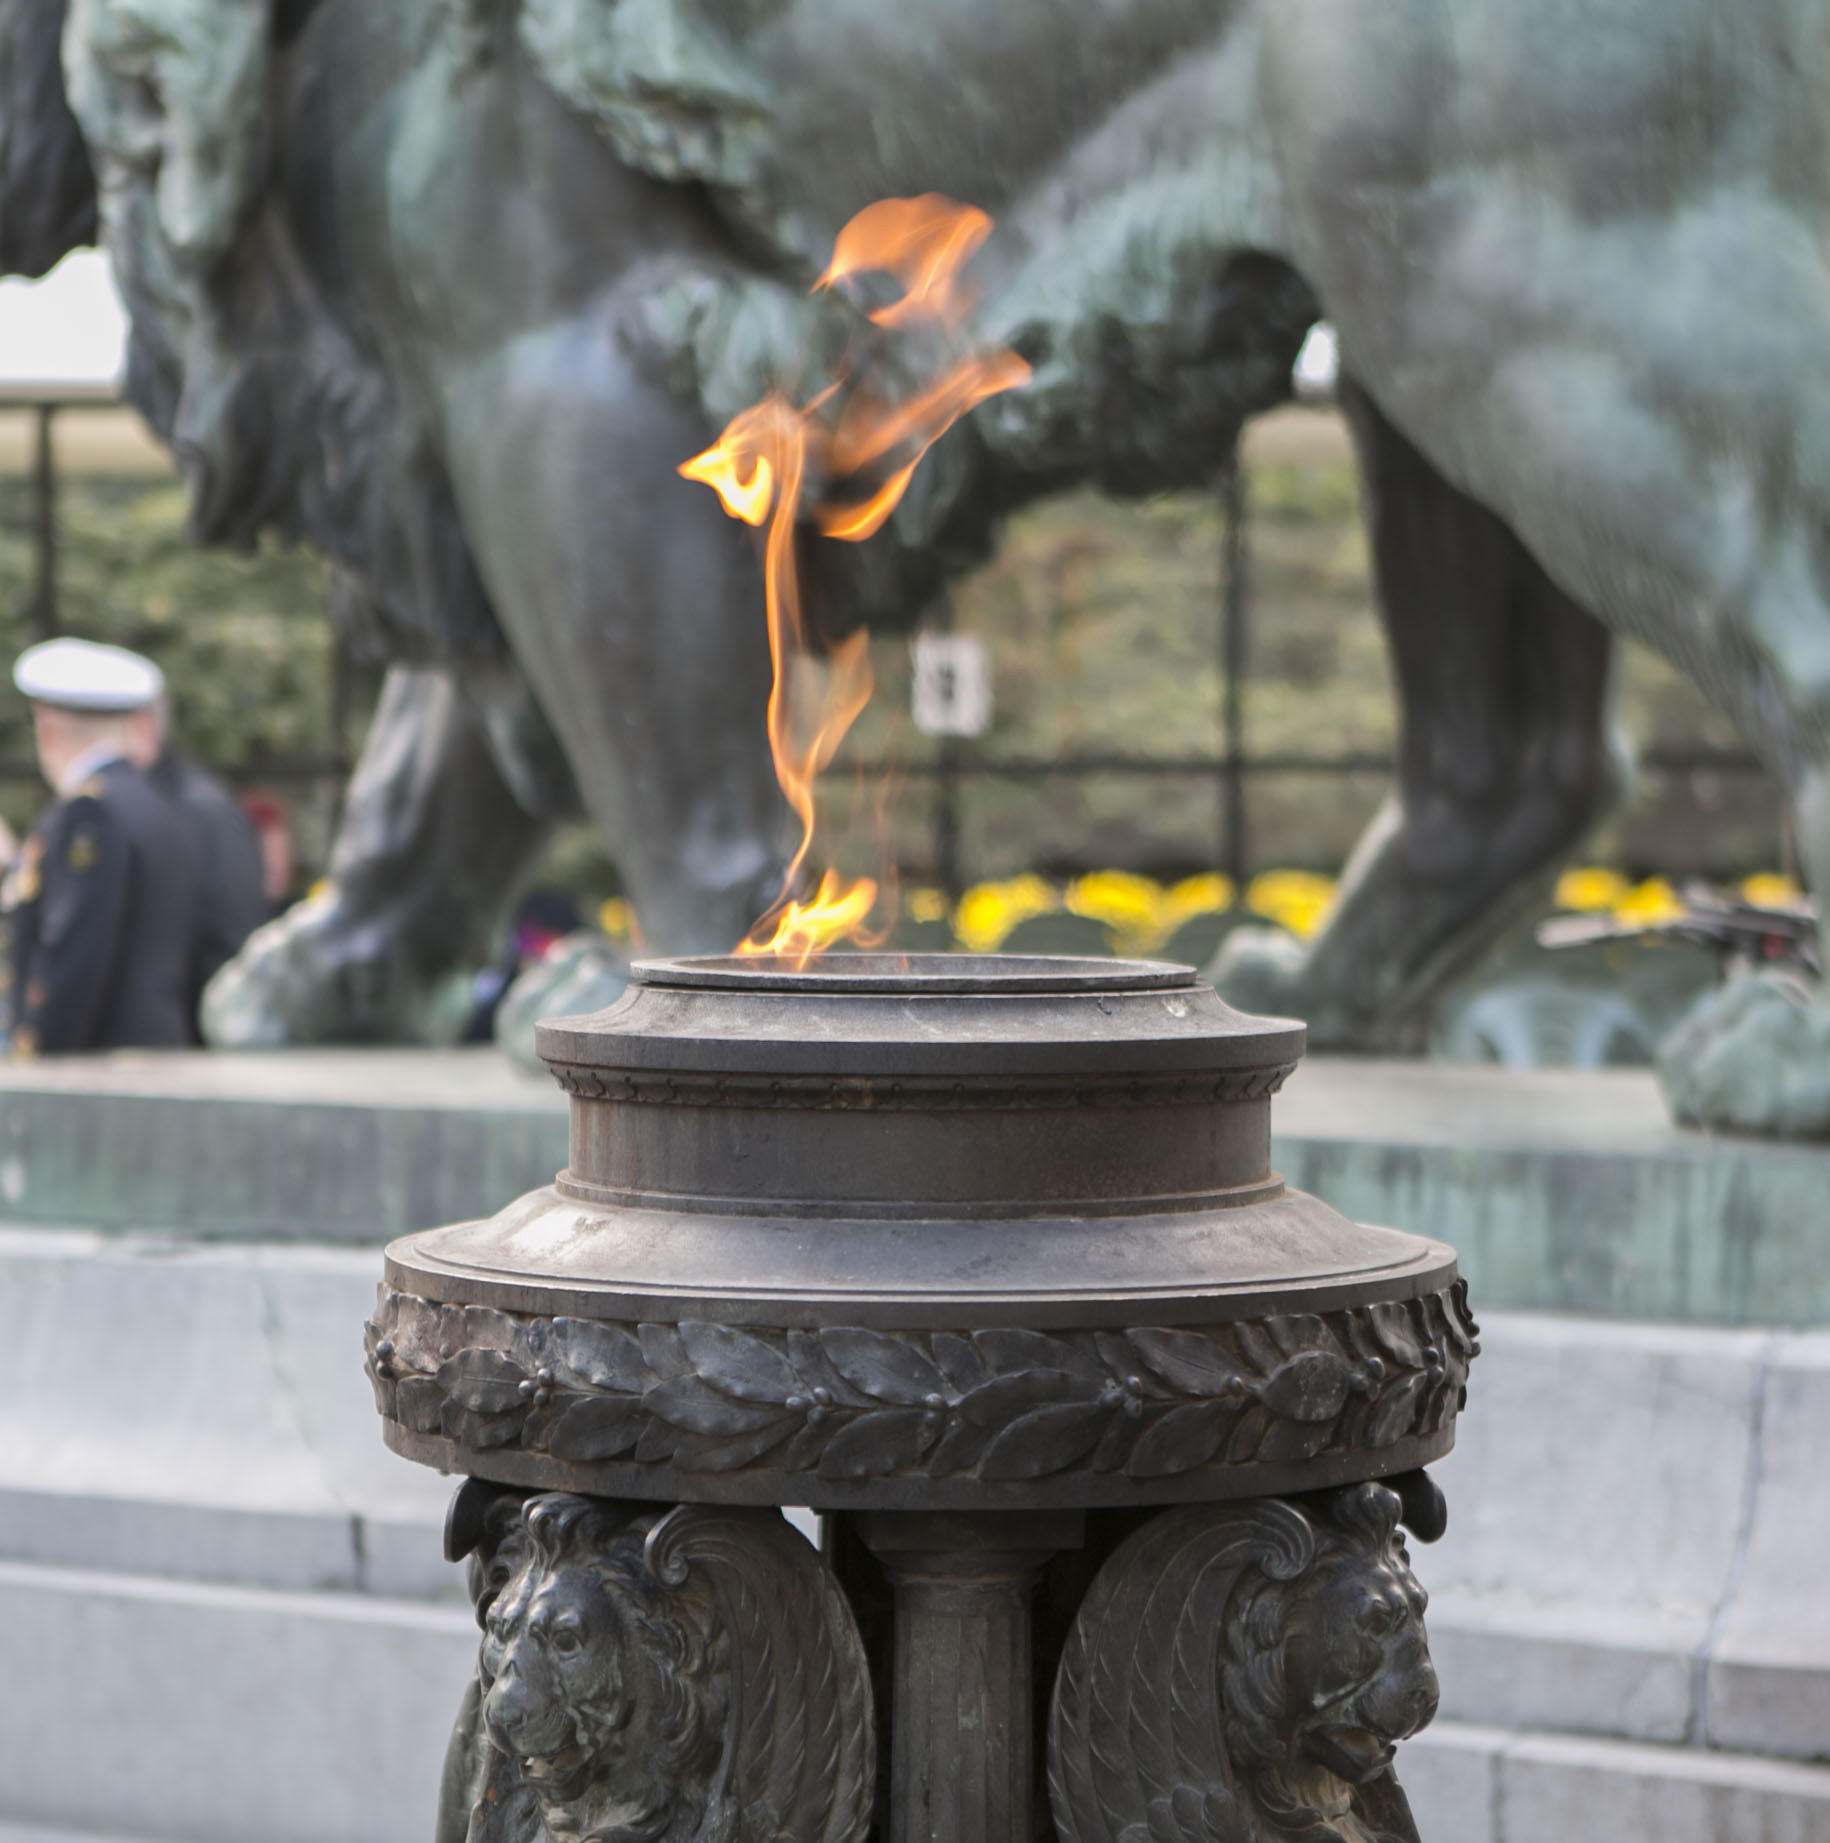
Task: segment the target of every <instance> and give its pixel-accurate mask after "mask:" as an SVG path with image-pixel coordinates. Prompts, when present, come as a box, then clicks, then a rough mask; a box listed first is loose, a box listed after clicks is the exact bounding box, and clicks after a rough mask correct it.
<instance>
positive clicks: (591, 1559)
mask: <svg viewBox="0 0 1830 1843" xmlns="http://www.w3.org/2000/svg"><path fill="white" fill-rule="evenodd" d="M466 1489H471V1490H474V1487H466ZM460 1502H462V1494H460ZM458 1521H459V1519H457V1518H456V1517H455V1515H454V1524H456V1523H457V1522H458ZM466 1542H469V1543H472V1544H473V1545H474V1546H472V1547H470V1548H467V1549H466V1550H465V1552H466V1553H467V1554H469V1555H470V1557H471V1587H472V1592H473V1595H474V1596H475V1597H476V1599H477V1602H478V1609H479V1616H480V1618H481V1621H482V1625H483V1639H482V1645H481V1647H480V1651H479V1655H478V1664H477V1679H476V1686H475V1690H474V1692H473V1697H472V1699H471V1700H470V1701H468V1702H467V1703H466V1710H465V1715H464V1716H461V1717H460V1722H459V1728H458V1732H457V1734H456V1735H455V1736H454V1739H453V1753H454V1755H455V1756H458V1757H457V1759H456V1761H455V1763H454V1764H453V1765H452V1766H450V1767H448V1769H447V1774H446V1787H447V1809H446V1810H445V1812H444V1813H443V1814H442V1816H441V1821H440V1843H456V1840H457V1839H460V1838H462V1839H467V1843H765V1839H766V1840H767V1843H858V1840H859V1839H860V1838H861V1837H862V1835H863V1833H864V1829H865V1825H866V1822H867V1818H868V1810H869V1797H870V1790H871V1779H872V1771H871V1762H872V1759H873V1753H874V1741H873V1735H872V1720H871V1702H870V1688H869V1680H868V1675H867V1672H866V1667H865V1663H864V1656H863V1648H862V1646H861V1645H860V1644H859V1641H858V1637H857V1632H856V1628H855V1626H854V1625H853V1623H852V1620H851V1616H850V1612H849V1609H848V1608H847V1607H846V1605H845V1602H844V1600H843V1598H842V1596H841V1595H840V1593H839V1590H838V1586H837V1584H836V1582H834V1581H833V1579H832V1577H831V1575H830V1573H829V1572H828V1570H827V1569H826V1566H825V1564H824V1563H823V1562H822V1561H821V1560H820V1558H819V1556H818V1555H817V1554H816V1553H815V1552H814V1551H813V1550H812V1549H811V1548H809V1547H808V1545H807V1544H806V1543H805V1542H804V1541H803V1540H802V1539H801V1538H800V1537H799V1536H798V1535H796V1534H795V1533H794V1532H793V1531H792V1530H790V1529H789V1528H788V1527H787V1525H785V1524H784V1523H783V1522H782V1521H781V1519H780V1518H779V1517H775V1516H772V1515H770V1514H768V1513H766V1512H757V1511H713V1510H700V1509H679V1510H674V1511H670V1512H666V1513H665V1514H663V1513H661V1512H660V1511H658V1510H654V1509H643V1508H641V1507H639V1506H632V1505H623V1504H613V1503H609V1502H605V1501H603V1500H599V1499H594V1498H585V1497H577V1496H573V1495H571V1494H569V1493H563V1492H548V1493H543V1494H540V1495H536V1496H532V1497H528V1498H526V1499H525V1501H522V1500H521V1499H520V1497H519V1495H518V1494H516V1495H515V1496H514V1497H512V1498H504V1497H500V1496H498V1497H497V1498H496V1499H495V1500H494V1501H493V1502H492V1503H490V1505H489V1506H488V1508H487V1509H486V1510H485V1511H483V1512H482V1513H480V1514H475V1515H467V1517H466V1519H465V1520H464V1522H463V1528H462V1533H461V1534H460V1536H459V1537H458V1538H457V1540H455V1541H454V1542H453V1544H452V1547H453V1548H459V1547H462V1546H463V1545H464V1544H465V1543H466ZM460 1801H461V1803H462V1805H463V1809H462V1811H461V1812H460V1811H459V1810H457V1809H456V1808H454V1806H455V1804H456V1803H458V1802H460Z"/></svg>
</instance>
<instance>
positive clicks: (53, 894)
mask: <svg viewBox="0 0 1830 1843" xmlns="http://www.w3.org/2000/svg"><path fill="white" fill-rule="evenodd" d="M13 682H14V683H15V684H16V685H17V686H18V687H19V689H20V690H21V691H22V692H24V693H25V695H26V696H27V697H28V698H29V699H30V700H31V702H32V725H33V730H34V733H35V736H36V739H37V744H38V765H39V768H40V770H41V772H42V773H43V775H44V777H45V779H46V780H47V781H48V782H49V783H50V784H51V789H52V792H53V794H54V795H55V796H56V797H55V798H54V800H53V801H52V804H51V806H50V807H49V809H48V810H47V811H46V812H45V814H44V816H43V818H41V819H40V820H39V822H38V824H37V826H36V827H34V828H33V831H32V834H31V836H30V837H29V838H28V839H27V840H26V841H25V843H24V845H23V846H21V848H20V852H19V857H18V859H17V861H16V862H15V864H14V866H13V869H12V871H11V872H10V874H9V875H8V876H7V879H6V882H5V884H4V885H3V886H0V925H3V926H4V929H5V932H6V935H7V941H6V948H7V960H8V964H9V977H8V980H7V999H8V1005H7V1010H8V1013H9V1017H10V1022H11V1032H10V1036H9V1040H8V1047H9V1050H10V1053H11V1054H13V1055H14V1056H32V1055H36V1054H39V1053H40V1052H43V1053H47V1054H48V1053H53V1052H61V1051H68V1050H93V1049H119V1048H127V1047H134V1046H139V1047H147V1048H166V1047H176V1046H180V1045H184V1044H188V1043H192V1042H194V1041H195V1037H194V1035H193V1032H192V1028H191V966H192V961H193V955H194V951H195V942H196V936H197V910H198V877H197V869H196V863H195V858H194V854H193V848H192V844H191V840H190V837H189V834H188V832H187V830H186V827H185V825H184V823H183V821H182V819H181V818H180V817H179V815H178V813H177V812H176V811H175V810H174V809H173V807H172V806H171V804H170V803H169V802H168V801H167V800H165V799H164V798H163V797H162V796H160V795H159V794H158V793H156V792H155V791H154V790H153V789H152V787H150V786H149V785H148V784H147V782H146V780H145V778H144V777H143V776H142V775H141V773H140V771H139V770H138V769H137V768H136V767H134V765H133V763H132V761H131V759H130V751H131V749H132V747H133V745H134V739H135V737H136V735H137V734H138V733H140V732H141V731H142V730H143V729H144V725H145V713H146V712H148V711H149V710H150V709H151V708H152V706H153V705H154V704H155V703H156V702H157V700H158V699H159V697H160V696H161V694H162V693H163V691H164V681H163V679H162V678H161V676H160V673H159V669H158V667H157V666H155V665H154V664H153V663H152V662H151V661H150V660H147V659H142V658H141V657H140V656H139V655H138V654H137V653H129V652H124V651H123V650H122V649H121V648H119V647H113V646H95V645H92V644H90V643H89V642H88V641H84V640H47V641H45V642H44V643H43V644H41V645H38V646H34V647H30V648H28V649H27V650H26V651H25V652H24V653H22V654H21V655H20V656H19V660H18V663H17V664H16V665H15V666H14V668H13Z"/></svg>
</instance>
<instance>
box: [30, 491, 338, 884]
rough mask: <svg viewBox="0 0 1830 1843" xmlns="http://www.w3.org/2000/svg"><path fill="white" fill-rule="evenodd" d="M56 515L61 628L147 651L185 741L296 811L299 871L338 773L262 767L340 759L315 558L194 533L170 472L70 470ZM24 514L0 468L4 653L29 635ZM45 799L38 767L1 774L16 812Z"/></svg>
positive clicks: (321, 839) (331, 648) (331, 818)
mask: <svg viewBox="0 0 1830 1843" xmlns="http://www.w3.org/2000/svg"><path fill="white" fill-rule="evenodd" d="M57 514H58V559H57V599H58V618H59V623H60V626H61V628H62V631H64V632H65V633H71V634H79V635H81V636H82V637H84V638H85V639H92V640H106V641H111V642H113V643H114V644H116V645H119V646H129V647H132V648H133V649H134V650H135V651H137V652H142V653H145V654H146V655H147V656H148V657H150V658H152V659H155V660H157V661H158V663H159V666H160V667H161V669H162V670H163V671H164V673H165V675H166V680H167V683H168V685H169V687H170V692H171V699H172V710H173V719H174V727H175V732H176V735H177V738H178V741H179V742H180V744H181V745H182V746H183V747H184V748H185V749H187V750H188V751H189V752H190V753H191V754H193V755H195V756H196V757H197V758H198V759H200V760H202V761H204V762H206V763H208V764H210V765H211V766H212V767H215V768H217V769H218V770H219V771H223V770H234V771H235V775H236V780H237V784H238V786H252V787H258V788H259V789H261V791H263V792H266V793H268V794H270V795H271V796H272V797H274V798H276V799H278V800H280V801H281V802H282V803H283V804H284V805H285V806H287V808H288V809H289V810H291V811H292V813H293V815H294V832H295V846H296V849H297V851H298V854H299V856H300V859H301V871H300V874H301V877H302V878H309V876H310V875H312V874H314V873H315V871H316V870H317V869H318V868H319V867H321V865H322V863H323V860H324V857H325V855H326V851H327V848H328V843H329V839H330V835H331V829H332V827H333V825H334V823H335V816H336V806H337V802H338V799H339V797H340V794H341V788H340V786H339V785H338V783H337V781H336V780H335V778H334V777H333V778H331V779H327V780H318V781H299V780H294V779H292V778H289V777H277V776H276V777H275V778H273V779H272V780H271V781H269V780H267V779H264V778H263V774H262V770H263V767H264V766H266V765H269V764H273V765H278V764H282V763H329V762H334V760H335V759H336V757H337V756H338V755H339V753H340V752H341V750H342V744H341V743H340V741H339V738H338V737H337V735H336V733H335V731H336V724H335V721H334V692H333V683H334V679H335V673H336V659H335V653H336V647H335V641H334V636H333V634H332V630H331V624H330V621H329V619H328V617H327V614H326V608H327V599H328V598H327V584H326V580H325V569H324V565H323V564H322V563H321V562H320V561H319V560H318V559H317V558H316V557H315V556H313V555H311V554H310V553H309V552H306V551H302V550H285V549H281V548H280V547H279V546H277V545H263V546H262V547H261V549H259V550H258V551H256V552H254V553H253V554H252V555H238V554H235V553H233V552H227V551H220V550H199V549H195V548H193V547H192V546H191V545H189V544H188V543H186V542H185V539H184V489H183V487H182V486H181V485H180V484H179V483H178V482H177V481H175V480H159V479H153V480H145V479H133V478H81V477H76V478H72V477H68V476H66V477H65V478H63V479H62V480H60V482H59V486H58V501H57ZM30 521H31V500H30V483H29V482H28V481H26V480H24V479H21V478H18V477H12V478H4V477H0V654H3V655H4V657H5V658H6V659H7V660H10V659H11V658H12V656H13V655H14V654H16V653H18V652H19V651H20V650H21V649H23V648H24V647H26V646H28V645H29V644H30V643H31V642H32V640H33V639H35V638H36V637H37V636H36V634H35V633H34V631H33V630H32V627H31V612H32V610H31V600H32V587H33V583H34V580H35V575H34V571H35V553H34V549H33V543H32V535H31V523H30ZM369 676H370V675H357V679H356V682H355V683H354V684H353V685H352V687H351V696H350V703H351V709H350V710H349V711H348V713H347V717H346V723H347V727H348V741H349V744H350V746H352V747H353V746H354V744H355V743H356V742H359V740H360V737H361V731H362V725H363V724H364V723H365V722H366V719H367V712H368V707H369V702H370V700H371V699H372V695H373V686H372V683H370V682H369ZM31 760H32V736H31V722H30V718H29V716H28V714H27V711H26V706H25V702H24V700H23V699H22V698H20V697H19V695H18V694H17V693H16V692H15V691H14V690H13V688H12V685H11V681H10V678H7V677H6V676H5V675H4V674H0V762H3V763H5V764H7V765H8V766H9V767H18V766H21V765H29V764H30V763H31ZM44 798H45V794H44V789H43V787H42V786H41V785H40V784H39V783H38V782H37V781H36V780H35V779H32V778H29V777H28V778H24V779H19V778H11V777H9V778H7V779H5V780H4V781H0V811H4V813H5V815H6V817H7V819H8V820H9V821H10V822H11V823H12V824H14V825H15V826H18V825H21V824H23V823H29V822H30V820H31V818H32V816H33V814H34V813H35V812H36V811H37V810H38V808H39V807H40V806H41V805H42V804H43V801H44Z"/></svg>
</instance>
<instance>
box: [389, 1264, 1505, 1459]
mask: <svg viewBox="0 0 1830 1843" xmlns="http://www.w3.org/2000/svg"><path fill="white" fill-rule="evenodd" d="M1475 1332H1476V1327H1475V1325H1474V1322H1473V1320H1472V1319H1471V1318H1470V1317H1469V1316H1468V1313H1467V1304H1466V1292H1465V1289H1464V1288H1463V1286H1462V1284H1461V1283H1460V1282H1459V1281H1457V1282H1456V1283H1455V1284H1454V1285H1453V1286H1452V1287H1450V1288H1448V1289H1446V1290H1445V1291H1443V1292H1441V1293H1437V1294H1433V1295H1430V1296H1428V1297H1426V1298H1423V1299H1416V1300H1409V1301H1402V1302H1395V1303H1382V1304H1378V1305H1372V1306H1364V1307H1356V1308H1353V1309H1351V1310H1345V1311H1340V1312H1334V1313H1330V1314H1328V1315H1326V1316H1323V1315H1319V1314H1313V1313H1307V1314H1305V1313H1292V1314H1283V1315H1279V1316H1274V1317H1271V1318H1267V1319H1265V1320H1264V1321H1262V1322H1258V1323H1254V1322H1252V1321H1241V1322H1238V1323H1234V1324H1230V1325H1219V1326H1211V1327H1206V1328H1202V1329H1193V1328H1187V1327H1179V1326H1176V1327H1153V1326H1142V1327H1138V1328H1135V1329H1132V1330H1129V1331H1126V1332H1124V1333H1122V1334H1121V1333H1115V1332H1072V1333H1060V1334H1056V1333H1048V1332H1040V1331H1033V1330H1027V1329H1019V1328H1010V1329H992V1330H978V1331H974V1332H972V1333H970V1334H966V1333H955V1332H938V1333H934V1334H931V1335H929V1334H918V1333H897V1332H887V1331H877V1330H871V1329H867V1328H865V1327H861V1326H844V1325H841V1326H830V1327H827V1328H826V1329H824V1330H821V1331H818V1332H808V1331H791V1332H789V1333H787V1334H786V1335H784V1334H782V1333H780V1332H774V1331H767V1330H760V1329H744V1328H741V1327H734V1326H729V1325H722V1324H714V1323H709V1322H693V1321H688V1322H686V1323H683V1324H680V1325H662V1324H641V1325H618V1324H610V1323H599V1322H596V1321H592V1320H587V1319H578V1318H564V1317H561V1318H554V1319H544V1318H538V1317H531V1316H530V1317H519V1316H517V1315H515V1314H511V1313H506V1312H498V1311H493V1310H486V1309H483V1308H477V1307H457V1306H443V1305H438V1304H436V1303H434V1302H432V1301H429V1300H424V1299H419V1298H415V1297H413V1296H412V1295H409V1294H402V1293H384V1294H383V1296H382V1297H381V1299H380V1300H379V1301H378V1303H377V1307H376V1311H375V1316H374V1317H373V1319H371V1321H370V1324H369V1327H368V1339H367V1342H368V1350H369V1374H370V1378H371V1380H372V1381H373V1383H374V1386H375V1392H376V1400H377V1403H378V1405H379V1406H380V1408H381V1411H382V1413H383V1414H385V1415H388V1416H390V1417H391V1418H393V1419H394V1420H396V1421H398V1422H399V1424H400V1425H401V1426H403V1427H405V1428H407V1429H409V1430H410V1431H412V1432H415V1433H421V1434H430V1433H439V1434H442V1435H443V1436H444V1437H445V1438H447V1439H450V1440H452V1441H454V1442H456V1443H457V1444H459V1445H460V1446H469V1447H473V1448H486V1447H504V1446H510V1445H517V1444H518V1445H520V1446H521V1447H522V1448H524V1449H525V1450H527V1451H530V1452H536V1453H550V1454H552V1455H553V1457H554V1458H556V1459H559V1460H562V1461H565V1462H567V1463H570V1464H578V1465H591V1464H601V1463H604V1462H606V1461H610V1460H632V1461H633V1462H634V1463H636V1464H639V1465H671V1466H673V1467H675V1468H676V1469H678V1470H681V1471H688V1472H692V1471H697V1472H706V1473H715V1472H728V1471H733V1470H737V1469H741V1468H742V1467H745V1466H749V1465H754V1464H758V1463H760V1462H763V1461H765V1460H766V1461H767V1463H768V1464H769V1465H771V1466H773V1467H775V1468H778V1469H780V1470H784V1471H787V1472H793V1473H806V1474H814V1475H817V1476H819V1477H822V1478H827V1479H834V1480H859V1479H872V1478H888V1477H893V1476H898V1475H920V1476H926V1477H931V1478H947V1477H954V1476H964V1475H968V1474H973V1475H976V1476H978V1477H980V1478H983V1479H985V1480H988V1481H1009V1482H1015V1481H1027V1480H1034V1479H1040V1478H1050V1477H1056V1476H1060V1475H1062V1474H1065V1473H1071V1472H1074V1471H1077V1470H1079V1471H1091V1472H1096V1473H1111V1472H1123V1473H1125V1474H1126V1475H1127V1476H1129V1477H1132V1478H1136V1479H1166V1478H1174V1477H1178V1476H1181V1475H1183V1474H1185V1473H1190V1472H1196V1471H1200V1470H1201V1469H1203V1468H1205V1467H1216V1466H1245V1465H1253V1464H1257V1465H1291V1464H1298V1463H1301V1462H1303V1461H1306V1460H1309V1459H1313V1458H1315V1457H1317V1456H1318V1455H1321V1454H1325V1453H1328V1452H1330V1451H1347V1450H1357V1449H1363V1448H1366V1447H1372V1448H1382V1447H1389V1446H1393V1445H1395V1444H1397V1443H1398V1442H1399V1441H1401V1440H1404V1439H1407V1438H1411V1437H1416V1436H1422V1435H1428V1434H1432V1433H1434V1432H1435V1431H1437V1430H1438V1429H1439V1428H1441V1427H1442V1426H1443V1425H1444V1423H1445V1422H1446V1421H1448V1420H1449V1419H1450V1418H1451V1417H1452V1416H1453V1415H1454V1414H1455V1413H1456V1412H1457V1411H1458V1409H1459V1407H1460V1405H1461V1401H1462V1398H1463V1395H1464V1393H1465V1390H1464V1385H1465V1383H1466V1380H1467V1373H1468V1364H1469V1362H1470V1360H1471V1359H1472V1357H1473V1356H1474V1354H1475V1353H1476V1352H1477V1351H1478V1348H1479V1346H1478V1344H1477V1343H1476V1341H1475ZM473 1333H474V1334H475V1338H476V1341H475V1342H471V1341H469V1340H470V1339H471V1337H472V1334H473Z"/></svg>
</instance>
